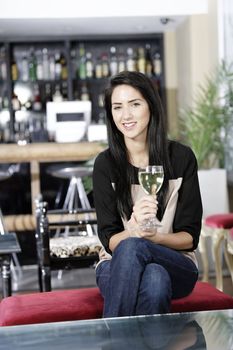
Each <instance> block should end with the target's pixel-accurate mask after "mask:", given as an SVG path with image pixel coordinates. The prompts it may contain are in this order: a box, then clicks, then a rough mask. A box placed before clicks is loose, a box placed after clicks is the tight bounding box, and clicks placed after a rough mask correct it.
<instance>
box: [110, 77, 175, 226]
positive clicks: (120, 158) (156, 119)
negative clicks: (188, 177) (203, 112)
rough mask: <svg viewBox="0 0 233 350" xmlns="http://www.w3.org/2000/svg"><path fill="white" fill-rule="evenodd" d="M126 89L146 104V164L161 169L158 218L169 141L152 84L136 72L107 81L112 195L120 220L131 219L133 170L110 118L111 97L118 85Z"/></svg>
mask: <svg viewBox="0 0 233 350" xmlns="http://www.w3.org/2000/svg"><path fill="white" fill-rule="evenodd" d="M122 84H125V85H129V86H132V87H133V88H135V89H137V90H138V91H139V92H140V93H141V95H142V96H143V97H144V99H145V100H146V101H147V103H148V105H149V109H150V121H149V125H148V133H147V142H148V149H149V164H151V165H153V164H158V165H163V167H164V174H165V181H164V184H163V186H162V189H161V190H160V191H159V194H158V201H159V210H158V216H159V217H161V216H162V213H163V211H164V206H165V194H166V191H167V188H168V178H169V177H170V175H171V173H172V170H171V165H170V160H169V155H168V141H167V137H166V132H165V125H164V119H165V118H164V112H163V107H162V103H161V100H160V97H159V94H158V91H157V87H155V86H154V84H153V83H152V81H151V80H150V79H149V78H148V77H146V76H145V75H144V74H142V73H139V72H128V71H124V72H121V73H119V74H117V75H115V76H113V77H112V78H111V80H110V86H109V87H108V88H107V89H106V90H105V98H104V103H105V109H106V125H107V132H108V143H109V149H110V153H111V156H112V158H113V161H114V164H115V166H114V168H115V169H116V174H117V179H116V184H115V192H116V199H117V207H118V210H119V212H120V214H121V216H122V217H125V218H127V219H129V218H130V215H131V213H132V206H133V202H132V196H131V184H132V179H133V176H134V171H133V167H132V166H130V163H129V158H128V151H127V149H126V146H125V142H124V136H123V135H122V133H121V132H120V131H119V130H118V129H117V127H116V125H115V123H114V121H113V117H112V101H111V100H112V93H113V90H114V88H115V87H116V86H118V85H122Z"/></svg>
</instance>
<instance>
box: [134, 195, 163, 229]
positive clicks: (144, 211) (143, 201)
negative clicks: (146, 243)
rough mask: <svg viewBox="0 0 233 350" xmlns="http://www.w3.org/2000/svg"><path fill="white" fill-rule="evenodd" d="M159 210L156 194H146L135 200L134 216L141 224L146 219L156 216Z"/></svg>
mask: <svg viewBox="0 0 233 350" xmlns="http://www.w3.org/2000/svg"><path fill="white" fill-rule="evenodd" d="M157 210H158V201H157V199H156V196H151V195H146V196H144V197H142V198H140V199H139V200H138V201H136V202H135V204H134V206H133V213H132V215H133V217H134V219H135V221H136V222H137V224H138V225H139V226H140V225H142V224H143V222H144V221H145V220H148V219H150V218H154V217H155V216H156V214H157Z"/></svg>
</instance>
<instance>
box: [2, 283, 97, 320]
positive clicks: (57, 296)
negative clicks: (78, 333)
mask: <svg viewBox="0 0 233 350" xmlns="http://www.w3.org/2000/svg"><path fill="white" fill-rule="evenodd" d="M102 312H103V298H102V296H101V295H100V292H99V289H98V288H84V289H77V290H72V289H71V290H59V291H52V292H44V293H33V294H21V295H15V296H11V297H8V298H5V299H3V300H2V302H1V303H0V325H1V326H10V325H20V324H33V323H45V322H57V321H72V320H85V319H94V318H100V317H101V316H102Z"/></svg>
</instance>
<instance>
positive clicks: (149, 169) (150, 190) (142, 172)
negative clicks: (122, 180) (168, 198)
mask: <svg viewBox="0 0 233 350" xmlns="http://www.w3.org/2000/svg"><path fill="white" fill-rule="evenodd" d="M138 180H139V183H140V185H141V186H142V188H143V190H144V191H145V193H146V194H150V195H155V194H157V193H158V192H159V190H160V189H161V187H162V184H163V180H164V171H163V166H162V165H148V166H146V167H141V168H139V170H138ZM158 226H160V225H159V224H158V222H156V218H154V219H153V218H151V219H149V220H147V221H146V222H145V223H143V227H142V229H144V230H145V231H146V230H151V229H154V228H156V227H158Z"/></svg>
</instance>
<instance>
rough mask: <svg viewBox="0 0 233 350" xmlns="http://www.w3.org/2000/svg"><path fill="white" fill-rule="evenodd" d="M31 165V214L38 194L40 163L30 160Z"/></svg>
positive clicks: (33, 211)
mask: <svg viewBox="0 0 233 350" xmlns="http://www.w3.org/2000/svg"><path fill="white" fill-rule="evenodd" d="M30 167H31V206H32V214H34V213H35V199H36V198H37V197H38V195H39V194H40V165H39V162H38V161H37V160H32V161H31V163H30Z"/></svg>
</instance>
